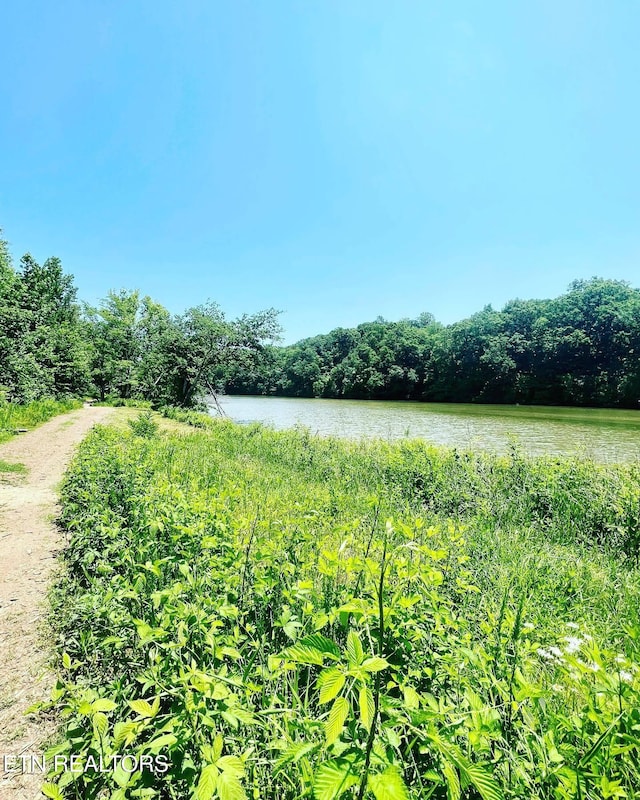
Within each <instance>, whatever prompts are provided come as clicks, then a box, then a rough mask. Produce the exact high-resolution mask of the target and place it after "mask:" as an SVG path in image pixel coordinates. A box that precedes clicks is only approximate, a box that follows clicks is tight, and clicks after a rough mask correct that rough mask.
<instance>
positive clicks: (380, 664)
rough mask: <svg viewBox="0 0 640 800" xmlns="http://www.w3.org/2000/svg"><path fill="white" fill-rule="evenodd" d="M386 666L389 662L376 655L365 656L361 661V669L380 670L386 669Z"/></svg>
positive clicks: (368, 670)
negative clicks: (371, 656)
mask: <svg viewBox="0 0 640 800" xmlns="http://www.w3.org/2000/svg"><path fill="white" fill-rule="evenodd" d="M388 666H389V662H388V661H387V660H386V659H384V658H379V657H378V656H374V657H373V658H367V659H366V660H365V661H363V662H362V669H364V670H366V671H367V672H380V670H383V669H386V668H387V667H388Z"/></svg>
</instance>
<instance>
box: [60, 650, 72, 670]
mask: <svg viewBox="0 0 640 800" xmlns="http://www.w3.org/2000/svg"><path fill="white" fill-rule="evenodd" d="M62 666H63V667H64V668H65V669H71V658H70V656H69V653H63V654H62Z"/></svg>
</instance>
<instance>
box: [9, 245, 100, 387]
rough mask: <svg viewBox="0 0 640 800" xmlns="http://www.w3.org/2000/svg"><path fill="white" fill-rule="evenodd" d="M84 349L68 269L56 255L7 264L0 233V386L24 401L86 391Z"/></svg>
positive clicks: (87, 352)
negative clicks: (45, 258)
mask: <svg viewBox="0 0 640 800" xmlns="http://www.w3.org/2000/svg"><path fill="white" fill-rule="evenodd" d="M89 362H90V352H89V348H88V347H87V344H86V341H85V336H84V335H83V329H82V323H81V320H80V308H79V306H78V303H77V301H76V290H75V287H74V286H73V280H72V278H71V276H70V275H65V274H64V272H63V270H62V265H61V263H60V261H59V259H57V258H48V259H47V260H46V261H45V262H44V264H42V265H40V264H38V263H37V262H36V261H35V260H34V259H33V258H32V257H31V256H30V255H28V254H27V255H25V256H23V258H22V259H21V261H20V266H19V268H18V269H17V270H16V269H14V268H13V264H12V260H11V256H10V253H9V250H8V247H7V243H6V242H5V241H4V240H2V239H1V238H0V388H3V389H4V394H6V395H7V399H10V400H16V401H19V402H29V401H32V400H37V399H40V398H43V397H63V396H65V395H74V394H79V393H82V392H83V391H86V389H87V387H88V384H89Z"/></svg>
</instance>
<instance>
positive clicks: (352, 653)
mask: <svg viewBox="0 0 640 800" xmlns="http://www.w3.org/2000/svg"><path fill="white" fill-rule="evenodd" d="M347 656H348V657H349V661H350V663H351V664H353V665H358V664H360V663H361V662H362V659H363V658H364V650H363V649H362V642H361V641H360V637H359V636H358V633H357V632H356V631H354V630H351V631H349V633H348V634H347Z"/></svg>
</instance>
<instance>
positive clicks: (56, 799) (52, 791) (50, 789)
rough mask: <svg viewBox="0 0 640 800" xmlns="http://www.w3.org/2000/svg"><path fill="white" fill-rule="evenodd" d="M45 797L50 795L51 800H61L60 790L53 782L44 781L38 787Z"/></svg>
mask: <svg viewBox="0 0 640 800" xmlns="http://www.w3.org/2000/svg"><path fill="white" fill-rule="evenodd" d="M40 791H41V792H42V794H43V795H44V796H45V797H50V798H51V800H63V797H62V792H61V791H60V789H59V788H58V787H57V786H56V784H55V783H44V784H42V788H41V789H40Z"/></svg>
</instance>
